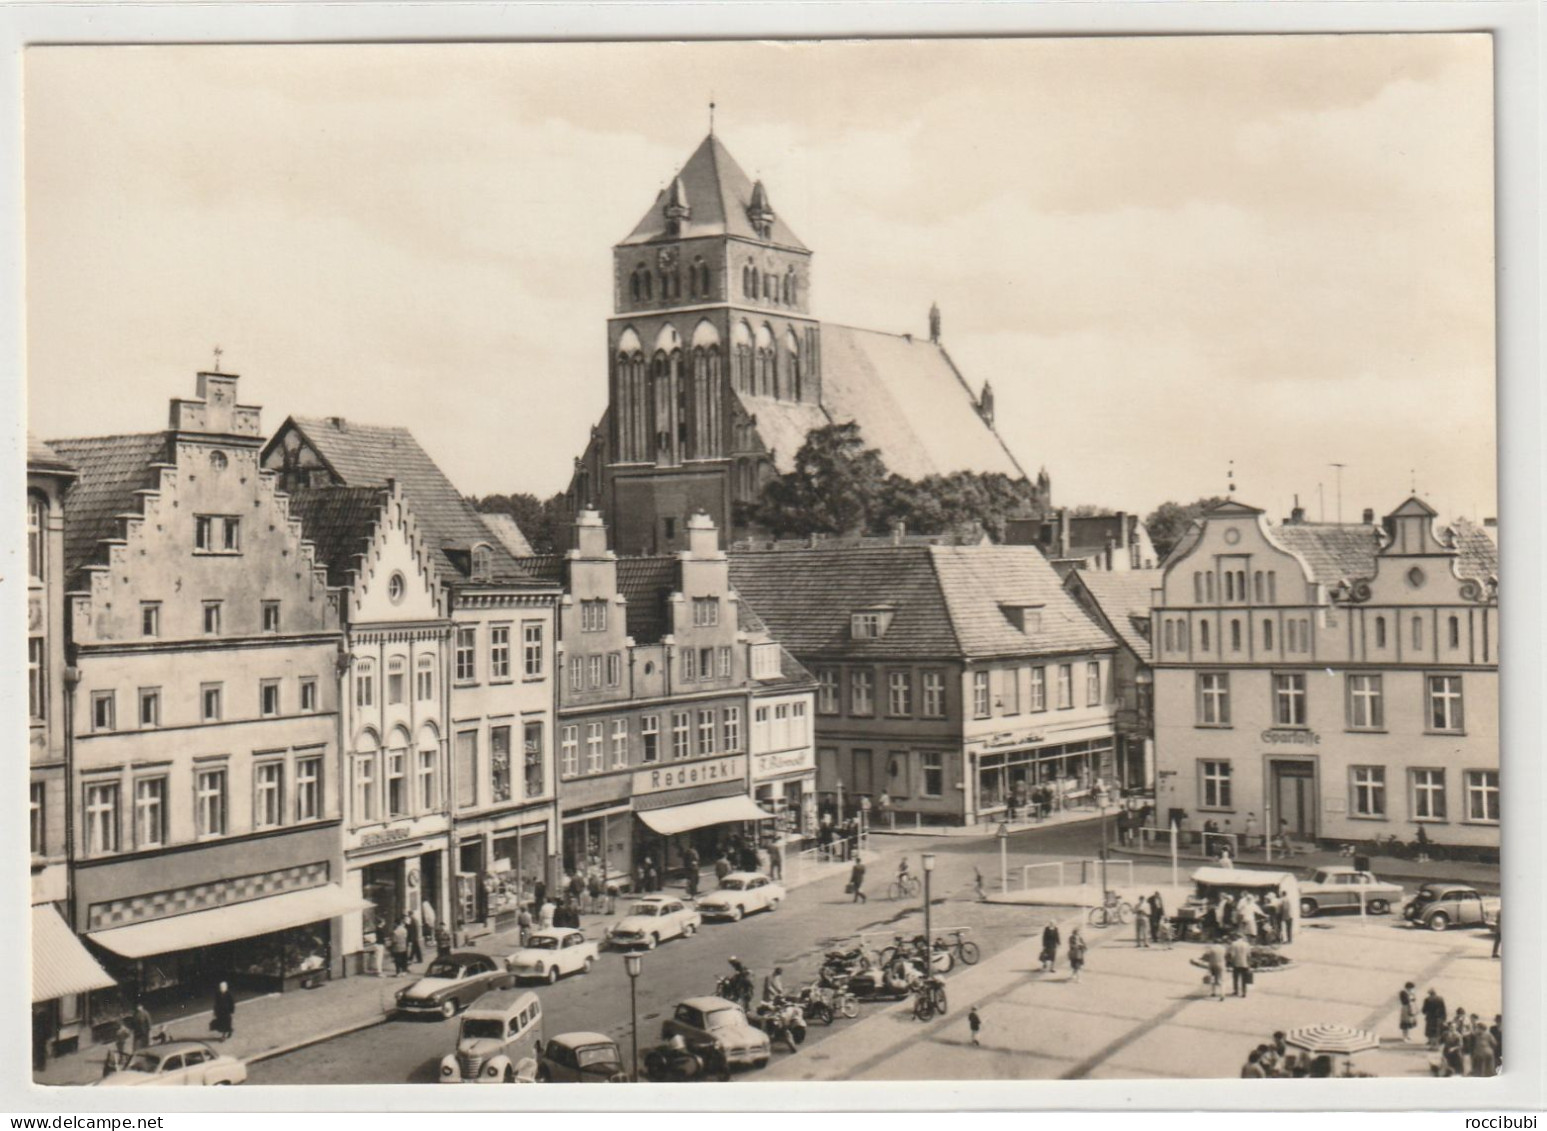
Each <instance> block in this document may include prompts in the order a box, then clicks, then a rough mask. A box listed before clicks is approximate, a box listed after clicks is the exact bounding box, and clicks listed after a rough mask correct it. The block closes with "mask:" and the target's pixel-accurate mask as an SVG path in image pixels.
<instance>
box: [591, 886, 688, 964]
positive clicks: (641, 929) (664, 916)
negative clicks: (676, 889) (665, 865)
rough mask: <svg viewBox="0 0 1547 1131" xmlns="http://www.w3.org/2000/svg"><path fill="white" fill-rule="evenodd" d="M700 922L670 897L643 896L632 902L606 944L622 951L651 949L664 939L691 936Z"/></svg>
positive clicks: (614, 927)
mask: <svg viewBox="0 0 1547 1131" xmlns="http://www.w3.org/2000/svg"><path fill="white" fill-rule="evenodd" d="M703 922H704V917H703V916H702V915H700V914H699V913H698V911H697V910H696V909H695V908H693V907H690V906H689V905H688V904H686V903H683V902H682V900H680V899H677V898H675V897H674V896H669V895H647V896H644V897H642V898H640V899H636V900H635V901H634V902H633V904H632V905H631V906H630V907H629V909H628V914H627V915H625V916H624V917H623V918H622V919H619V920H618V921H617V922H616V923H614V924H613V926H612V929H611V930H610V931H608V932H607V941H608V942H609V943H611V944H612V945H613V946H615V947H619V948H620V949H624V950H628V949H631V948H633V947H636V946H642V947H645V948H647V949H649V950H654V949H655V948H656V946H657V945H658V944H660V943H663V942H665V941H666V940H667V939H674V938H677V937H678V936H682V937H684V938H685V937H686V936H688V935H691V934H692V933H693V932H694V931H696V930H698V928H699V927H701V926H702V925H703Z"/></svg>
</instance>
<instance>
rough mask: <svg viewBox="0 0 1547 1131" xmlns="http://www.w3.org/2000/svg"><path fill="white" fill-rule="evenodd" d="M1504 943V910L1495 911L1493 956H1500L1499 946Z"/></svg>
mask: <svg viewBox="0 0 1547 1131" xmlns="http://www.w3.org/2000/svg"><path fill="white" fill-rule="evenodd" d="M1503 945H1504V912H1503V911H1495V912H1494V913H1493V957H1495V958H1497V957H1498V956H1499V948H1500V947H1501V946H1503Z"/></svg>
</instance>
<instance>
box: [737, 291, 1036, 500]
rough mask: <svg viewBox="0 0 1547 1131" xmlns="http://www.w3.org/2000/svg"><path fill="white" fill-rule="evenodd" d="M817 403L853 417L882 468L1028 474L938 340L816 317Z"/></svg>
mask: <svg viewBox="0 0 1547 1131" xmlns="http://www.w3.org/2000/svg"><path fill="white" fill-rule="evenodd" d="M822 407H823V408H824V409H825V410H826V412H827V415H828V417H829V418H831V420H832V421H833V422H834V423H839V424H842V423H846V422H848V421H851V420H852V421H856V422H857V423H858V424H859V426H860V431H861V433H862V434H863V436H864V439H865V443H866V445H867V446H868V447H872V448H878V449H880V452H881V458H882V459H884V460H885V461H886V466H887V469H888V470H889V471H892V472H895V473H896V474H898V475H902V476H906V477H907V478H909V479H923V478H924V477H926V476H929V475H949V474H951V473H952V472H955V471H973V472H980V473H988V474H992V473H998V474H1001V475H1008V476H1009V477H1010V478H1011V479H1022V478H1026V472H1025V471H1024V470H1023V469H1022V468H1021V465H1020V464H1019V463H1017V462H1016V460H1015V457H1014V456H1013V455H1011V454H1010V449H1009V448H1008V447H1006V446H1005V443H1004V441H1003V440H1002V439H1000V437H999V433H998V432H996V431H994V428H993V426H992V425H991V424H989V423H988V422H987V421H985V420H984V419H983V417H982V416H980V415H979V414H978V410H977V401H976V399H975V398H974V396H973V393H972V390H971V389H970V388H969V387H968V386H967V382H966V381H965V380H964V379H963V378H962V376H961V374H960V372H958V371H957V369H956V366H955V364H953V363H952V361H951V358H950V355H948V354H947V353H946V352H945V349H944V348H943V347H942V346H940V344H939V343H938V342H930V341H928V340H926V339H920V338H914V337H910V336H908V335H903V334H884V333H880V332H879V331H876V330H860V329H856V328H854V327H852V326H839V325H835V324H834V323H831V322H824V323H822ZM758 419H759V422H760V423H761V421H762V419H763V416H762V412H761V410H760V411H759V415H758ZM790 454H791V456H793V455H794V453H793V452H792V453H790Z"/></svg>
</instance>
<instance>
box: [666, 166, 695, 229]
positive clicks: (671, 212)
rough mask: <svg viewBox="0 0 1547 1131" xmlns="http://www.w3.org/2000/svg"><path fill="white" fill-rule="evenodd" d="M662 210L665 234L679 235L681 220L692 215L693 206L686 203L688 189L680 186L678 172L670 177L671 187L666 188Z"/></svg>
mask: <svg viewBox="0 0 1547 1131" xmlns="http://www.w3.org/2000/svg"><path fill="white" fill-rule="evenodd" d="M662 212H663V214H664V215H665V217H666V232H667V234H668V235H671V236H680V235H681V234H682V225H683V222H684V221H686V220H688V219H689V218H690V217H691V216H692V215H693V208H692V206H691V205H689V204H688V190H687V189H685V188H684V187H683V186H682V177H681V175H680V174H679V175H678V176H676V177H673V178H672V182H671V188H669V189H667V190H666V207H665V208H664V209H662Z"/></svg>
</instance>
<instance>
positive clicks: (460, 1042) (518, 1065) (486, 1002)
mask: <svg viewBox="0 0 1547 1131" xmlns="http://www.w3.org/2000/svg"><path fill="white" fill-rule="evenodd" d="M542 1039H543V1007H542V1002H540V1001H538V1000H537V995H536V994H534V993H533V992H532V991H531V990H494V991H492V992H490V993H486V994H484V995H483V996H482V997H480V998H479V999H478V1000H477V1001H475V1002H474V1003H473V1004H472V1006H470V1007H469V1008H468V1010H467V1012H466V1013H464V1014H463V1015H462V1024H461V1025H460V1026H459V1027H458V1029H457V1048H456V1051H455V1052H451V1053H447V1054H446V1055H445V1056H443V1057H442V1058H441V1062H440V1082H441V1083H442V1084H514V1083H516V1082H517V1081H524V1082H526V1083H531V1082H533V1081H534V1080H536V1079H537V1054H538V1050H539V1049H540V1048H541V1047H542Z"/></svg>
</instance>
